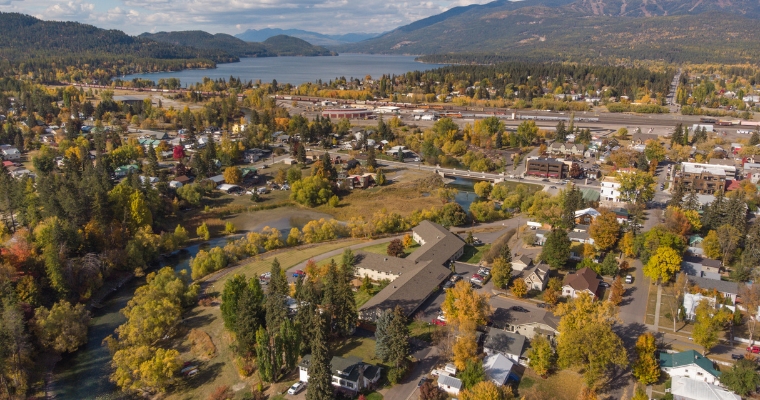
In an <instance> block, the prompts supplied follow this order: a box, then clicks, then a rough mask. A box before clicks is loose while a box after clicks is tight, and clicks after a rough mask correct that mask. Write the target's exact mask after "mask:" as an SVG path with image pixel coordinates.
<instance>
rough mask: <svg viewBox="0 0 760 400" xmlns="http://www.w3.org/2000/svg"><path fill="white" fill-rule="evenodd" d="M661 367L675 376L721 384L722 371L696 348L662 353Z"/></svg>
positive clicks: (671, 375)
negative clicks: (695, 349)
mask: <svg viewBox="0 0 760 400" xmlns="http://www.w3.org/2000/svg"><path fill="white" fill-rule="evenodd" d="M660 368H662V370H663V371H664V372H665V373H666V374H668V375H670V377H672V378H675V377H677V376H680V377H685V378H689V379H694V380H697V381H701V382H706V383H709V384H711V385H720V371H718V370H716V369H715V367H714V366H713V362H712V361H711V360H710V359H709V358H706V357H703V356H702V355H701V354H699V353H698V352H696V351H694V350H687V351H682V352H680V353H673V354H669V353H660Z"/></svg>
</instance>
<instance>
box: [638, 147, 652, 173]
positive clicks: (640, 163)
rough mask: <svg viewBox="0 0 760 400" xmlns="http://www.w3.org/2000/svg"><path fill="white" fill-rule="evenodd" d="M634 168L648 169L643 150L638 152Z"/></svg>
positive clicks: (647, 161) (644, 170)
mask: <svg viewBox="0 0 760 400" xmlns="http://www.w3.org/2000/svg"><path fill="white" fill-rule="evenodd" d="M636 168H638V169H639V170H641V171H643V172H648V171H649V160H647V155H646V153H644V152H643V151H642V152H641V154H639V158H638V159H637V160H636Z"/></svg>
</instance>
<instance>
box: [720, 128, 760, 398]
mask: <svg viewBox="0 0 760 400" xmlns="http://www.w3.org/2000/svg"><path fill="white" fill-rule="evenodd" d="M755 134H757V132H755ZM720 383H721V384H723V385H724V386H725V387H727V388H728V389H730V390H731V391H733V392H736V394H738V395H740V396H742V397H745V396H748V395H749V394H750V393H753V392H754V391H755V389H756V388H757V386H758V385H760V375H758V374H757V364H755V362H754V361H751V360H747V359H742V360H739V361H738V362H737V363H736V364H734V365H733V367H731V369H729V370H728V371H723V374H722V375H721V376H720Z"/></svg>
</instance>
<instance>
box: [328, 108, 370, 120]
mask: <svg viewBox="0 0 760 400" xmlns="http://www.w3.org/2000/svg"><path fill="white" fill-rule="evenodd" d="M374 115H375V113H374V112H372V111H370V110H367V109H366V108H337V109H329V110H324V111H322V116H323V117H330V118H332V119H341V118H347V119H367V118H372V117H374Z"/></svg>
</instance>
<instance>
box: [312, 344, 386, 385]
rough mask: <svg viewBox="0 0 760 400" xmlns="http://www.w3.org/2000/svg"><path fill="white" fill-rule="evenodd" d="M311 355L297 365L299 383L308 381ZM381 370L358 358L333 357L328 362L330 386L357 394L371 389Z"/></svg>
mask: <svg viewBox="0 0 760 400" xmlns="http://www.w3.org/2000/svg"><path fill="white" fill-rule="evenodd" d="M310 366H311V354H307V355H305V356H303V358H302V359H301V362H300V363H299V364H298V374H299V379H300V380H301V382H308V381H309V368H310ZM380 370H381V368H379V367H377V366H374V365H370V364H367V363H365V362H362V360H361V359H360V358H359V357H355V356H350V357H346V358H343V357H333V358H332V360H330V372H331V373H332V385H333V386H335V387H336V388H338V389H341V390H343V391H348V392H352V393H357V392H359V391H361V390H364V389H366V388H372V387H374V385H375V384H376V383H377V381H378V380H379V379H380Z"/></svg>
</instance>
